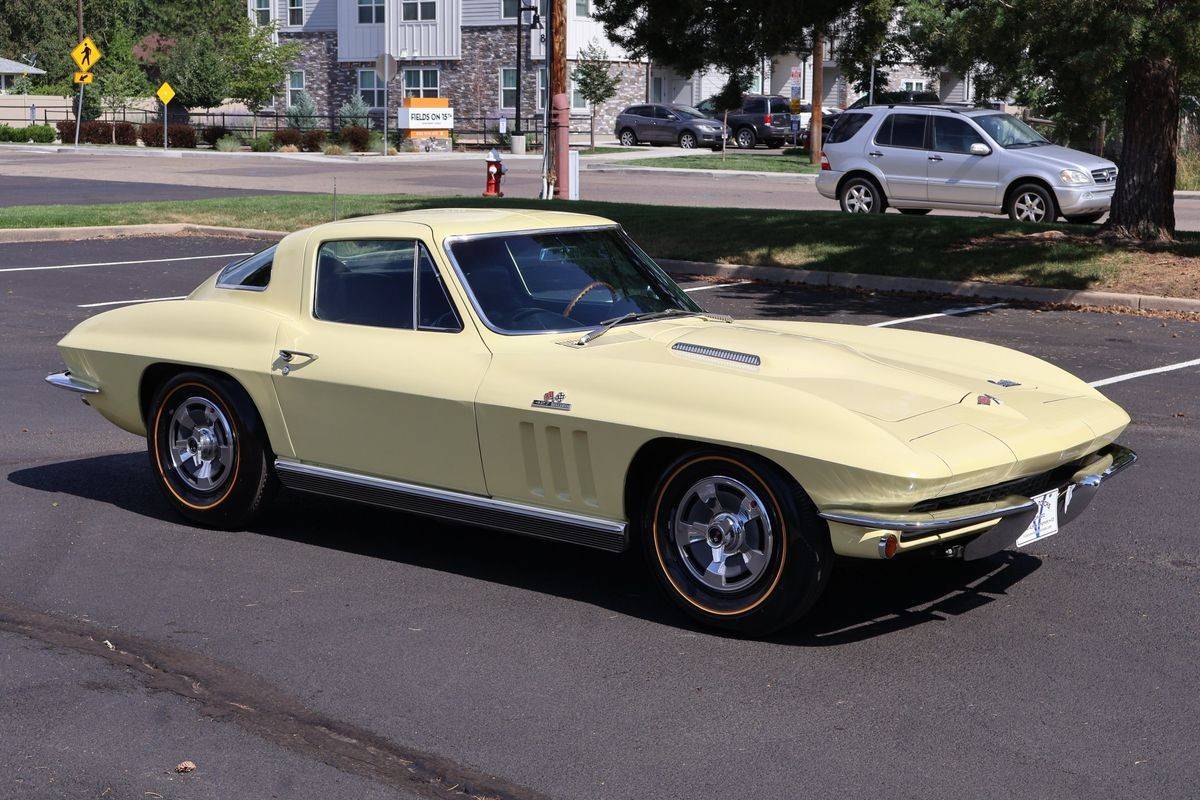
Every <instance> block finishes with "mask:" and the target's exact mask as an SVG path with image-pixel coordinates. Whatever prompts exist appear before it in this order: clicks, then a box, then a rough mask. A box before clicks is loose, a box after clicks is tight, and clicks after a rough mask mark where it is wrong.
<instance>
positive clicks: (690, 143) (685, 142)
mask: <svg viewBox="0 0 1200 800" xmlns="http://www.w3.org/2000/svg"><path fill="white" fill-rule="evenodd" d="M679 146H680V147H682V148H684V149H685V150H690V149H692V148H693V147H695V146H696V140H695V139H694V138H692V135H691V134H690V133H685V134H684V135H683V136H681V137H679Z"/></svg>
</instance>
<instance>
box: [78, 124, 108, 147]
mask: <svg viewBox="0 0 1200 800" xmlns="http://www.w3.org/2000/svg"><path fill="white" fill-rule="evenodd" d="M112 140H113V127H112V123H111V122H100V121H99V120H88V121H87V122H84V123H83V124H82V125H80V126H79V141H81V142H87V143H88V144H112Z"/></svg>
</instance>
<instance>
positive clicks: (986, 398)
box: [975, 394, 1004, 406]
mask: <svg viewBox="0 0 1200 800" xmlns="http://www.w3.org/2000/svg"><path fill="white" fill-rule="evenodd" d="M975 402H976V403H977V404H978V405H981V406H1002V405H1004V404H1003V403H1001V402H1000V398H999V397H995V396H994V395H990V394H981V395H979V396H978V397H976V398H975Z"/></svg>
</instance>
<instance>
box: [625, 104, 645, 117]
mask: <svg viewBox="0 0 1200 800" xmlns="http://www.w3.org/2000/svg"><path fill="white" fill-rule="evenodd" d="M625 113H626V114H629V115H630V116H632V117H644V116H646V107H645V106H630V108H629V109H628V110H627V111H626V112H625Z"/></svg>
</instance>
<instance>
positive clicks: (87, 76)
mask: <svg viewBox="0 0 1200 800" xmlns="http://www.w3.org/2000/svg"><path fill="white" fill-rule="evenodd" d="M95 77H96V76H95V75H93V74H92V73H90V72H76V73H75V82H76V83H91V82H92V79H93V78H95Z"/></svg>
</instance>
